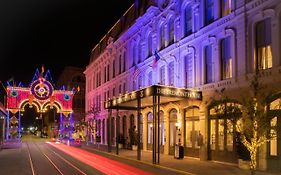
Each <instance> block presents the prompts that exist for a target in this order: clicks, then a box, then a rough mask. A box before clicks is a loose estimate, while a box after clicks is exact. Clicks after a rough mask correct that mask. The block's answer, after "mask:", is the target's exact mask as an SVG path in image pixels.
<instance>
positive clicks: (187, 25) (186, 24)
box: [184, 5, 192, 36]
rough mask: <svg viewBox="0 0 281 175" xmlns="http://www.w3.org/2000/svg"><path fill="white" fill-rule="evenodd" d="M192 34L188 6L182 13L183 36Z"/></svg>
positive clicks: (190, 15)
mask: <svg viewBox="0 0 281 175" xmlns="http://www.w3.org/2000/svg"><path fill="white" fill-rule="evenodd" d="M191 33H192V8H191V6H190V5H188V6H187V7H186V8H185V11H184V36H188V35H190V34H191Z"/></svg>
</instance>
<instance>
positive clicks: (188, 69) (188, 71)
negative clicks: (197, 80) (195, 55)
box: [184, 54, 193, 88]
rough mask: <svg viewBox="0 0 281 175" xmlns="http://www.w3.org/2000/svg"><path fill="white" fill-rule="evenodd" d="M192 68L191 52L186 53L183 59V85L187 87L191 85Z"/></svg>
mask: <svg viewBox="0 0 281 175" xmlns="http://www.w3.org/2000/svg"><path fill="white" fill-rule="evenodd" d="M192 70H193V66H192V54H188V55H186V56H185V60H184V74H185V76H184V77H185V87H187V88H190V87H192V85H193V84H192V83H193V78H192Z"/></svg>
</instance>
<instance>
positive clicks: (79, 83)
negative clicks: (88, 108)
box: [57, 66, 85, 122]
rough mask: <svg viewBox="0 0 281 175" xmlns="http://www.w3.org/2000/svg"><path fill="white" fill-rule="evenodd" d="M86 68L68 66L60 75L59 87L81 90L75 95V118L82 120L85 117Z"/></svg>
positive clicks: (75, 119)
mask: <svg viewBox="0 0 281 175" xmlns="http://www.w3.org/2000/svg"><path fill="white" fill-rule="evenodd" d="M83 71H84V69H83V68H79V67H72V66H67V67H65V68H64V70H63V71H62V73H61V74H60V75H59V77H58V81H57V87H58V88H63V86H64V88H65V89H66V90H72V89H73V88H74V90H75V91H77V90H78V89H79V92H76V94H75V95H74V97H73V106H72V108H73V119H74V121H75V122H76V121H80V120H84V119H85V75H84V74H83Z"/></svg>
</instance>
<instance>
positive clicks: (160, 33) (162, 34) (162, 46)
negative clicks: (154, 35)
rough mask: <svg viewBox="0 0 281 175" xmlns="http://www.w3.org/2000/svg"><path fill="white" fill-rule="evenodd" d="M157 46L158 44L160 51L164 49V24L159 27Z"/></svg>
mask: <svg viewBox="0 0 281 175" xmlns="http://www.w3.org/2000/svg"><path fill="white" fill-rule="evenodd" d="M159 44H160V50H161V49H164V47H165V31H164V24H162V25H161V27H160V31H159Z"/></svg>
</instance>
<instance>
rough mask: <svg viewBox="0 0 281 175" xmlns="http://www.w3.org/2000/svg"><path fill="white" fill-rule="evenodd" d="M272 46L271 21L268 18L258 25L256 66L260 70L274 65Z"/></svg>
mask: <svg viewBox="0 0 281 175" xmlns="http://www.w3.org/2000/svg"><path fill="white" fill-rule="evenodd" d="M271 47H272V46H271V21H270V19H269V18H268V19H265V20H263V21H261V22H259V23H257V25H256V51H257V60H256V68H257V69H258V70H263V69H268V68H271V67H272V48H271Z"/></svg>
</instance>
